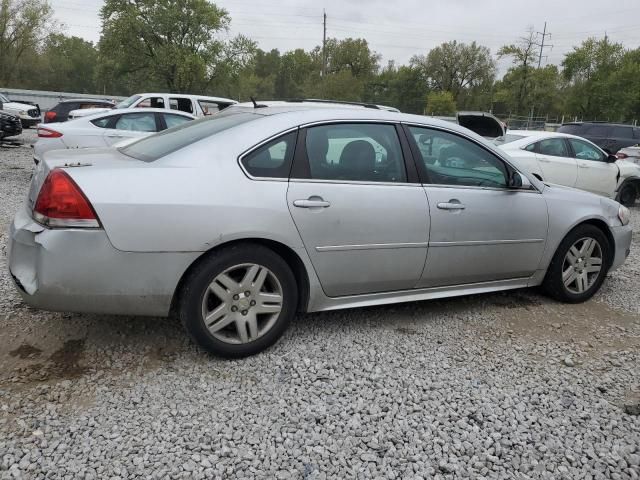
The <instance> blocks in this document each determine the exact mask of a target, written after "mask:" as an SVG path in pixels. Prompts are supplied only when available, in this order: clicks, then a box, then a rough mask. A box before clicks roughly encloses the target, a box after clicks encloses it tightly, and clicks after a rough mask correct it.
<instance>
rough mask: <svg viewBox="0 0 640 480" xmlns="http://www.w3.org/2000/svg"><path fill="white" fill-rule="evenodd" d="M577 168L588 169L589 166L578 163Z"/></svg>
mask: <svg viewBox="0 0 640 480" xmlns="http://www.w3.org/2000/svg"><path fill="white" fill-rule="evenodd" d="M578 168H589V165H585V164H584V163H579V164H578Z"/></svg>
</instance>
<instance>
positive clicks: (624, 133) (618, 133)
mask: <svg viewBox="0 0 640 480" xmlns="http://www.w3.org/2000/svg"><path fill="white" fill-rule="evenodd" d="M611 136H612V137H615V138H633V129H632V128H631V127H613V132H612V133H611Z"/></svg>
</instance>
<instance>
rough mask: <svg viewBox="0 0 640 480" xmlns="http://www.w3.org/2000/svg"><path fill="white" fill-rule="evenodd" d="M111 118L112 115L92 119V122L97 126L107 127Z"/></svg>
mask: <svg viewBox="0 0 640 480" xmlns="http://www.w3.org/2000/svg"><path fill="white" fill-rule="evenodd" d="M109 120H111V117H102V118H96V119H95V120H91V123H93V124H94V125H95V126H96V127H100V128H107V125H109Z"/></svg>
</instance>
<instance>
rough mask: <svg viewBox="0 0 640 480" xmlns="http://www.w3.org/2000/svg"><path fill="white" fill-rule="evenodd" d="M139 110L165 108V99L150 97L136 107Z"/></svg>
mask: <svg viewBox="0 0 640 480" xmlns="http://www.w3.org/2000/svg"><path fill="white" fill-rule="evenodd" d="M136 107H137V108H164V98H162V97H149V98H145V99H144V100H142V101H141V102H140V103H139V104H137V105H136Z"/></svg>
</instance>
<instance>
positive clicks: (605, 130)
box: [585, 125, 611, 137]
mask: <svg viewBox="0 0 640 480" xmlns="http://www.w3.org/2000/svg"><path fill="white" fill-rule="evenodd" d="M585 133H586V134H587V135H593V136H594V137H608V136H609V135H610V134H611V127H609V126H607V125H591V126H590V127H589V128H587V131H586V132H585Z"/></svg>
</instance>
